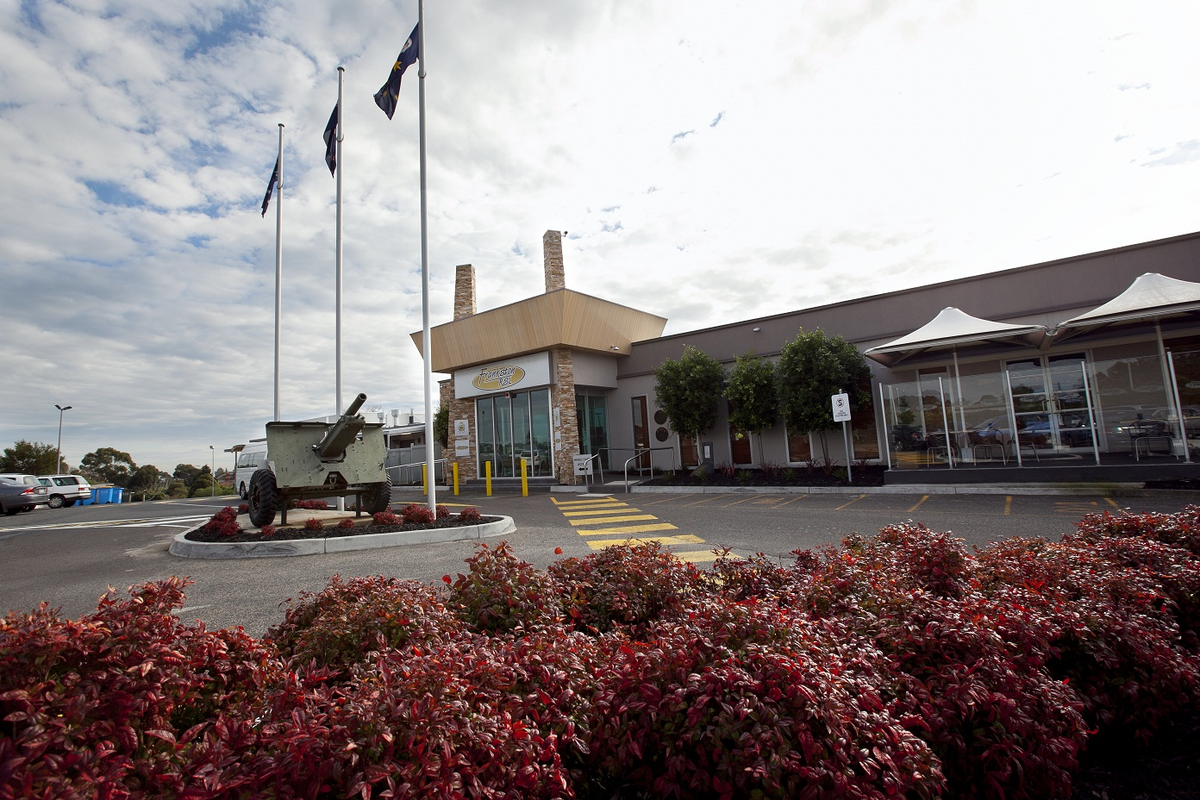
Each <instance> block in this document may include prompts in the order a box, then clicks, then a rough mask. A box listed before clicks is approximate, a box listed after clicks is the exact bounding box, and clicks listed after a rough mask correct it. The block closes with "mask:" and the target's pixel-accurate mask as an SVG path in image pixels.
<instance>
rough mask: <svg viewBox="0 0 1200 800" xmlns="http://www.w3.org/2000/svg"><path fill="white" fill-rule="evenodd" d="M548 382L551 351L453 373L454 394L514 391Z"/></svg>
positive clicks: (469, 394)
mask: <svg viewBox="0 0 1200 800" xmlns="http://www.w3.org/2000/svg"><path fill="white" fill-rule="evenodd" d="M548 383H550V354H549V353H535V354H534V355H531V356H519V357H516V358H511V359H508V360H507V361H500V362H495V363H492V364H484V365H482V366H478V367H470V368H468V369H460V370H458V371H457V372H455V373H454V396H455V397H482V396H483V395H489V394H497V393H500V392H517V391H524V390H526V389H532V388H534V387H535V386H545V385H546V384H548Z"/></svg>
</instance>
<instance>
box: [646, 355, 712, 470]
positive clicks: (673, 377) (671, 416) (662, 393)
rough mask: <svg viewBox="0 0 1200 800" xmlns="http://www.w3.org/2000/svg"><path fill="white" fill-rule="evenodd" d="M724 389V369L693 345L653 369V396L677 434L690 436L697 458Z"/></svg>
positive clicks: (698, 458) (697, 458)
mask: <svg viewBox="0 0 1200 800" xmlns="http://www.w3.org/2000/svg"><path fill="white" fill-rule="evenodd" d="M724 391H725V368H724V367H722V366H721V365H720V363H719V362H717V360H716V359H714V358H713V357H712V356H710V355H708V354H707V353H702V352H701V351H700V350H698V349H697V348H695V347H693V346H692V345H687V346H686V347H684V348H683V357H682V358H680V359H679V360H678V361H675V360H672V359H667V360H666V361H664V362H663V363H662V364H660V365H659V366H658V368H657V369H655V370H654V397H655V400H656V401H657V402H658V407H659V408H661V409H662V410H663V413H665V414H666V415H667V423H668V424H669V425H670V427H671V430H673V431H674V432H675V433H677V434H681V435H685V436H691V437H692V439H693V440H694V441H695V443H696V460H697V461H699V460H700V434H701V433H703V432H704V431H706V430H709V429H710V428H712V427H713V426H714V425H716V424H717V408H718V406H717V404H718V402H719V401H720V400H721V397H722V393H723V392H724Z"/></svg>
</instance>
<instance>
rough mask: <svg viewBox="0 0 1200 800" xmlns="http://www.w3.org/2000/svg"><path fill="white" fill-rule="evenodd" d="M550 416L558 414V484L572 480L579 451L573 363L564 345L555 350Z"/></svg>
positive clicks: (556, 465) (556, 469)
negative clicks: (575, 459) (575, 457)
mask: <svg viewBox="0 0 1200 800" xmlns="http://www.w3.org/2000/svg"><path fill="white" fill-rule="evenodd" d="M550 395H551V396H550V406H551V409H552V410H551V412H550V413H551V416H552V417H553V416H555V415H556V414H557V417H558V424H557V425H554V426H553V435H554V437H555V443H556V444H557V445H558V446H559V447H558V449H557V450H556V451H555V452H554V477H555V478H557V479H558V482H559V483H560V484H567V483H572V482H574V480H575V462H574V460H573V458H572V456H577V455H579V420H578V417H577V414H576V411H575V365H574V362H573V361H572V359H571V351H570V350H568V349H567V348H565V347H563V348H558V349H556V350H554V386H553V387H552V388H551V392H550Z"/></svg>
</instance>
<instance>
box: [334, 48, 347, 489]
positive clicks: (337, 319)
mask: <svg viewBox="0 0 1200 800" xmlns="http://www.w3.org/2000/svg"><path fill="white" fill-rule="evenodd" d="M337 69H338V104H337V112H338V118H337V131H336V134H335V137H334V141H335V142H336V145H335V146H336V147H337V151H336V153H337V155H336V157H335V159H334V163H335V164H337V223H336V225H337V233H336V234H335V235H334V239H335V241H336V247H337V256H336V258H335V261H336V262H337V263H336V266H335V270H334V271H335V272H336V273H337V277H336V280H335V281H334V282H335V283H336V284H337V288H336V289H335V290H334V305H335V306H336V309H337V310H336V312H335V313H334V315H333V316H334V329H335V330H334V336H333V339H334V350H335V354H334V359H333V362H334V366H333V374H334V378H333V384H334V386H333V393H334V404H333V409H334V413H335V414H337V415H338V416H339V417H340V416H341V415H342V173H343V172H345V171H346V165H345V164H344V163H343V162H342V140H343V138H344V137H343V135H342V122H343V120H345V118H346V114H345V109H344V108H342V77H343V75H345V73H346V68H345V67H338V68H337ZM337 510H338V511H345V510H346V498H344V497H339V498H338V501H337Z"/></svg>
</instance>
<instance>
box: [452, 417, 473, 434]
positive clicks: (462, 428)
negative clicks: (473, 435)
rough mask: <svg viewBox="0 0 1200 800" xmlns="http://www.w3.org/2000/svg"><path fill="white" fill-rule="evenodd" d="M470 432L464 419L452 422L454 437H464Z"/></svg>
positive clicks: (468, 425) (468, 424)
mask: <svg viewBox="0 0 1200 800" xmlns="http://www.w3.org/2000/svg"><path fill="white" fill-rule="evenodd" d="M469 432H470V423H468V422H467V421H466V420H465V419H456V420H454V435H455V436H466V435H467V434H468V433H469Z"/></svg>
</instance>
